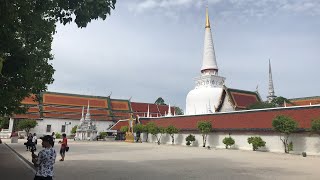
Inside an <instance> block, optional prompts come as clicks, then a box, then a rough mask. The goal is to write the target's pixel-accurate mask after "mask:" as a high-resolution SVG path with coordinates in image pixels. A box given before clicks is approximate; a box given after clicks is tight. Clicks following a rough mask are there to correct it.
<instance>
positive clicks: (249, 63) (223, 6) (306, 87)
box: [49, 0, 320, 109]
mask: <svg viewBox="0 0 320 180" xmlns="http://www.w3.org/2000/svg"><path fill="white" fill-rule="evenodd" d="M205 4H206V3H205V1H202V0H118V2H117V4H116V9H115V10H114V11H112V14H111V16H109V17H108V18H107V19H106V20H105V21H102V20H97V21H92V23H90V24H88V26H87V28H84V29H78V28H77V27H76V25H75V24H69V25H66V26H63V25H58V26H57V33H56V34H55V35H54V41H53V47H52V49H53V50H52V52H53V54H54V60H53V61H52V63H53V66H54V68H55V70H56V72H55V74H54V79H55V81H54V83H53V84H51V85H49V91H54V92H61V93H76V94H86V95H96V96H108V95H109V94H110V93H111V92H112V95H111V98H121V99H129V98H130V97H132V99H131V100H132V101H137V102H149V103H153V102H154V101H155V100H156V99H157V98H158V97H163V99H164V100H165V102H166V103H170V104H171V105H176V106H179V107H181V108H182V109H185V99H186V96H187V94H188V92H189V91H190V90H192V89H193V88H194V78H195V77H197V76H199V75H200V68H201V65H202V53H203V40H204V28H205V6H206V5H205ZM209 14H210V20H211V29H212V33H213V39H214V46H215V52H216V57H217V63H218V67H219V75H220V76H223V77H226V86H227V87H230V88H236V89H243V90H251V91H254V90H255V89H256V87H257V85H258V87H259V93H260V95H261V96H262V98H263V99H266V96H267V92H268V60H269V59H271V63H272V71H273V81H274V87H275V93H276V95H277V96H284V97H287V98H298V97H308V96H319V95H320V91H319V90H320V83H319V81H318V79H319V67H320V20H319V19H320V1H319V0H209Z"/></svg>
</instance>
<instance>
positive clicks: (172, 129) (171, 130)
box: [166, 125, 179, 144]
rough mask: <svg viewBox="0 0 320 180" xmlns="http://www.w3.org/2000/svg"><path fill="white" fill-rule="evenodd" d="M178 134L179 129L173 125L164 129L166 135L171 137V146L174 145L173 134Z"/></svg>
mask: <svg viewBox="0 0 320 180" xmlns="http://www.w3.org/2000/svg"><path fill="white" fill-rule="evenodd" d="M178 132H179V129H178V128H176V127H174V126H173V125H170V126H168V127H167V128H166V133H167V134H169V135H170V136H171V139H172V144H174V134H177V133H178Z"/></svg>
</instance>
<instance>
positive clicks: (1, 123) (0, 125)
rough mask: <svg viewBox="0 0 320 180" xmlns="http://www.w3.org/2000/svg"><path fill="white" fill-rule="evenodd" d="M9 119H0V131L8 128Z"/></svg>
mask: <svg viewBox="0 0 320 180" xmlns="http://www.w3.org/2000/svg"><path fill="white" fill-rule="evenodd" d="M9 123H10V118H8V117H0V129H7V128H9Z"/></svg>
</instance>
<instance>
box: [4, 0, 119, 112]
mask: <svg viewBox="0 0 320 180" xmlns="http://www.w3.org/2000/svg"><path fill="white" fill-rule="evenodd" d="M115 3H116V0H50V1H46V0H1V1H0V92H1V93H0V115H11V114H12V113H22V112H25V111H26V108H25V107H23V106H21V101H22V100H23V99H24V98H25V97H28V96H30V94H40V93H41V92H43V91H45V90H46V89H47V85H48V84H50V83H52V82H53V78H52V76H53V73H54V69H53V67H52V64H51V63H50V60H52V59H53V55H52V54H51V44H52V39H53V34H54V33H56V23H57V22H60V23H63V24H64V25H65V24H67V23H70V22H75V23H76V24H77V26H78V27H80V28H83V27H86V26H87V24H88V23H89V22H90V21H91V20H93V19H98V18H101V19H103V20H105V19H106V17H107V15H110V12H111V10H112V9H114V8H115ZM36 97H37V98H36V100H39V96H36Z"/></svg>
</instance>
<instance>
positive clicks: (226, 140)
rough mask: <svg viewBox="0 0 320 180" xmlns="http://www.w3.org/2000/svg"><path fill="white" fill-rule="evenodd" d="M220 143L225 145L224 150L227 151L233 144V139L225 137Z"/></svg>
mask: <svg viewBox="0 0 320 180" xmlns="http://www.w3.org/2000/svg"><path fill="white" fill-rule="evenodd" d="M222 142H223V144H225V145H226V149H228V148H229V147H231V146H232V145H234V143H235V141H234V139H233V138H232V137H231V136H229V137H225V138H224V139H223V141H222Z"/></svg>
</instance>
